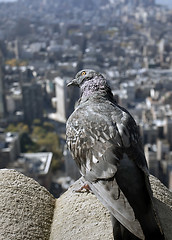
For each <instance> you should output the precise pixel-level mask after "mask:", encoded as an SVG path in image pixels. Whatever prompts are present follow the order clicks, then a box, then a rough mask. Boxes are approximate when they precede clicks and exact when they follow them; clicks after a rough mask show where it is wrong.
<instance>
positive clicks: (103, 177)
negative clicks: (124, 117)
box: [66, 108, 144, 239]
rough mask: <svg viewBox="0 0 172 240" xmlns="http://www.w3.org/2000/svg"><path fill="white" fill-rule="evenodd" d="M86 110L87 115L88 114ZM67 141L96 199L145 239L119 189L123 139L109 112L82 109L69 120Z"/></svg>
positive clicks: (133, 231)
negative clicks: (105, 113) (117, 174)
mask: <svg viewBox="0 0 172 240" xmlns="http://www.w3.org/2000/svg"><path fill="white" fill-rule="evenodd" d="M86 113H87V114H86ZM66 133H67V144H68V147H69V149H70V150H71V152H72V155H73V158H74V159H75V161H76V163H77V165H78V167H79V168H80V171H81V174H82V175H83V176H84V177H85V179H86V180H87V181H88V182H89V185H90V188H91V189H92V191H93V192H94V194H95V195H96V196H97V198H98V199H99V200H100V201H101V202H102V203H103V204H104V205H105V207H107V208H108V209H109V211H110V212H111V213H112V214H113V215H114V216H115V218H116V219H117V220H118V221H119V222H121V223H122V224H123V225H124V226H125V227H126V228H127V229H128V230H129V231H131V232H132V233H133V234H135V235H136V236H138V237H139V238H141V239H144V237H143V236H144V235H143V232H142V229H141V227H140V224H139V222H138V221H137V220H136V219H135V214H134V212H133V209H132V208H131V206H130V204H129V203H128V201H127V199H126V197H125V196H124V194H123V193H122V191H121V190H120V189H119V186H118V184H117V183H116V180H115V174H116V172H117V167H118V165H119V161H120V159H121V158H122V157H123V152H122V150H121V148H122V138H121V136H120V134H119V131H118V128H117V124H116V122H115V121H113V120H112V119H111V118H109V115H108V116H106V115H102V114H101V113H100V114H99V113H96V114H94V112H92V111H91V110H90V109H89V108H88V109H87V111H84V112H82V111H80V112H79V116H78V114H74V115H73V116H72V118H69V120H68V122H67V132H66Z"/></svg>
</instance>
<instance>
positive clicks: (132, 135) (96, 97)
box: [66, 70, 163, 240]
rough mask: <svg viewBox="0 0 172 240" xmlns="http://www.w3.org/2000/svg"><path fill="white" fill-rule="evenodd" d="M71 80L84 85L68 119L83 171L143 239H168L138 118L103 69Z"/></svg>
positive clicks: (99, 195) (70, 145)
mask: <svg viewBox="0 0 172 240" xmlns="http://www.w3.org/2000/svg"><path fill="white" fill-rule="evenodd" d="M71 84H74V85H78V86H79V87H80V89H81V98H80V99H79V101H78V105H77V107H76V109H75V111H74V112H73V113H72V115H71V116H70V117H69V119H68V121H67V127H66V136H67V145H68V148H69V150H70V151H71V153H72V156H73V158H74V160H75V161H76V163H77V165H78V167H79V169H80V172H81V174H82V175H83V176H84V177H85V179H86V180H87V181H88V183H89V186H90V188H91V189H92V191H93V192H94V194H95V195H96V196H97V198H98V199H99V200H100V201H101V202H102V203H103V204H104V205H105V206H106V207H107V208H108V209H109V211H110V213H111V214H112V215H113V216H114V217H115V218H116V219H117V220H118V221H119V222H120V223H121V224H122V225H123V226H124V227H125V228H127V229H128V230H129V231H130V232H132V233H133V234H134V235H136V236H137V237H138V239H147V240H148V239H163V236H162V235H161V233H160V226H159V225H158V224H159V222H158V218H157V216H156V213H155V212H156V211H155V209H153V206H152V201H151V198H152V192H151V189H150V184H149V180H148V175H149V173H148V169H147V164H146V159H145V156H144V152H143V148H142V144H141V141H140V136H139V132H138V128H137V125H136V123H135V121H134V119H133V118H132V116H131V115H130V114H129V113H128V112H127V110H125V109H123V108H122V107H120V106H118V105H117V104H116V102H115V101H114V100H113V95H112V92H111V90H110V87H109V86H108V84H107V81H106V79H105V78H104V77H103V76H102V75H101V74H99V73H96V72H95V71H93V70H83V71H80V72H79V73H78V74H77V75H76V78H75V79H74V80H73V81H71V82H70V83H69V84H68V85H71ZM148 222H149V224H148ZM122 239H125V238H122ZM130 239H134V237H133V238H130Z"/></svg>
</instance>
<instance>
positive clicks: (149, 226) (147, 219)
mask: <svg viewBox="0 0 172 240" xmlns="http://www.w3.org/2000/svg"><path fill="white" fill-rule="evenodd" d="M145 181H146V185H145V186H146V188H147V193H148V197H147V198H148V203H147V209H145V211H144V214H143V215H141V214H139V216H140V220H139V221H140V224H141V226H142V229H143V232H144V235H145V239H146V240H151V239H157V240H164V239H165V237H164V234H163V231H162V228H161V224H160V221H159V216H158V213H157V209H156V207H155V204H154V199H153V193H152V190H151V186H150V182H149V177H148V175H145ZM136 214H137V213H136Z"/></svg>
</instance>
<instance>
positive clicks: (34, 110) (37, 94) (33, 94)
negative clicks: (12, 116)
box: [22, 83, 43, 125]
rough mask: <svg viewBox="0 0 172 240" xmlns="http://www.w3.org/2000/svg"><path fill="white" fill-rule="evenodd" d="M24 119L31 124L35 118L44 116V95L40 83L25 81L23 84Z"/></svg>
mask: <svg viewBox="0 0 172 240" xmlns="http://www.w3.org/2000/svg"><path fill="white" fill-rule="evenodd" d="M22 96H23V110H24V120H25V122H26V123H28V124H29V125H30V124H32V122H33V120H34V119H40V120H41V119H42V118H43V95H42V88H41V85H40V84H38V83H25V84H23V86H22Z"/></svg>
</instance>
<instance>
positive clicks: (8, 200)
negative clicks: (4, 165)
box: [0, 169, 55, 240]
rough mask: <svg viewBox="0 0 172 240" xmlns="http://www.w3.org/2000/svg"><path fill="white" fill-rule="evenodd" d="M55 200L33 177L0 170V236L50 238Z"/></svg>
mask: <svg viewBox="0 0 172 240" xmlns="http://www.w3.org/2000/svg"><path fill="white" fill-rule="evenodd" d="M54 203H55V200H54V199H53V197H52V196H51V195H50V193H49V192H48V191H47V190H46V189H45V188H44V187H41V186H40V185H39V184H38V183H37V182H35V181H34V180H33V179H31V178H28V177H26V176H24V175H23V174H21V173H18V172H17V171H15V170H5V169H1V170H0V240H39V239H40V240H47V239H49V235H50V229H51V223H52V217H53V211H54Z"/></svg>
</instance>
